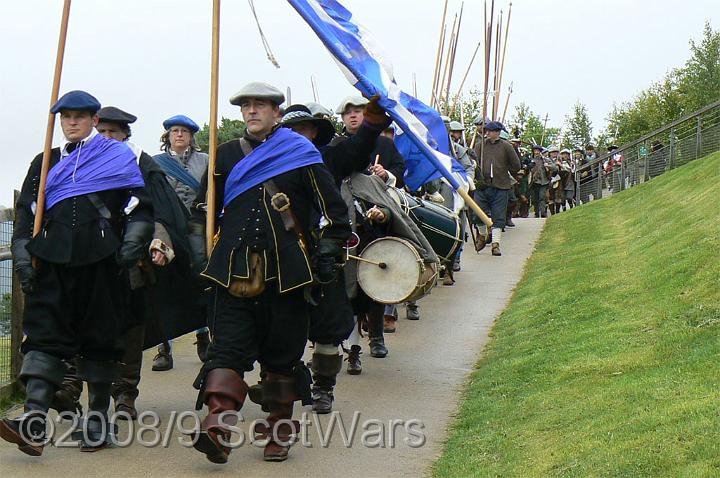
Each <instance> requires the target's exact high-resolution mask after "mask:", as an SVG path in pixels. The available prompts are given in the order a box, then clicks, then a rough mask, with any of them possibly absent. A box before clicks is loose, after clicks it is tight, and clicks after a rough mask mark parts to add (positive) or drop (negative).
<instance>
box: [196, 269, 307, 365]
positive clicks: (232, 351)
mask: <svg viewBox="0 0 720 478" xmlns="http://www.w3.org/2000/svg"><path fill="white" fill-rule="evenodd" d="M216 294H217V302H216V305H215V316H214V319H213V320H212V321H211V324H210V331H211V333H212V335H213V341H212V343H211V344H210V348H209V349H208V361H207V362H206V364H205V371H206V372H207V371H210V370H212V369H215V368H231V369H234V370H236V371H237V372H238V373H240V374H241V375H242V374H244V373H245V372H249V371H250V370H252V369H253V366H254V363H255V362H256V361H258V362H260V364H261V365H262V366H263V368H264V369H265V370H267V371H268V372H271V373H277V374H281V375H292V373H293V368H294V367H295V365H297V364H298V363H299V362H300V360H301V359H302V355H303V352H304V351H305V345H306V343H307V337H308V323H309V315H310V314H309V311H308V304H307V302H305V298H304V296H303V290H302V289H301V288H298V289H295V290H292V291H290V292H286V293H284V294H279V293H278V292H277V283H276V282H271V283H268V284H267V288H266V289H265V292H263V293H262V294H260V295H259V296H257V297H252V298H247V299H245V298H239V297H233V296H232V295H230V294H229V293H228V291H227V289H225V288H224V287H217V288H216Z"/></svg>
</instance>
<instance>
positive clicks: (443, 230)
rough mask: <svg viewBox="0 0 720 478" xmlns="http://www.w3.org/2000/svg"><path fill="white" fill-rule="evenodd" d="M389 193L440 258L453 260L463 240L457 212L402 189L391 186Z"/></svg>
mask: <svg viewBox="0 0 720 478" xmlns="http://www.w3.org/2000/svg"><path fill="white" fill-rule="evenodd" d="M388 193H390V196H392V198H393V199H394V200H395V201H396V202H397V203H398V204H399V205H400V208H401V209H402V210H403V211H405V213H406V214H407V215H408V216H410V218H411V219H412V220H413V222H414V223H415V224H416V225H417V226H418V227H419V228H420V231H422V233H423V235H424V236H425V238H426V239H427V240H428V242H429V243H430V245H431V246H432V248H433V251H435V254H437V255H438V256H439V257H440V260H441V261H450V260H452V259H453V258H454V256H455V252H456V251H457V249H458V247H459V246H460V243H461V242H462V232H461V231H462V228H461V227H460V219H459V218H458V216H457V214H455V213H453V212H452V211H451V210H450V209H448V208H446V207H445V206H441V205H439V204H435V203H433V202H430V201H424V200H422V199H420V198H416V197H413V196H411V195H409V194H407V193H406V192H405V191H402V190H400V189H395V188H389V189H388Z"/></svg>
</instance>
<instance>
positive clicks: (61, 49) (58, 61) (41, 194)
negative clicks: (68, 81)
mask: <svg viewBox="0 0 720 478" xmlns="http://www.w3.org/2000/svg"><path fill="white" fill-rule="evenodd" d="M69 20H70V0H65V3H64V4H63V11H62V20H61V21H60V36H59V38H58V47H57V56H56V57H55V74H54V76H53V85H52V92H51V93H50V108H52V106H53V105H54V104H55V103H57V100H58V95H59V93H60V78H62V68H63V60H64V58H65V41H66V40H67V30H68V22H69ZM54 130H55V114H54V113H48V119H47V128H46V129H45V147H44V149H43V158H42V164H41V166H40V183H39V184H38V197H37V207H36V208H35V222H34V223H33V237H34V236H37V235H38V233H40V229H41V228H42V222H43V214H44V212H45V184H46V183H47V175H48V170H49V169H50V153H51V152H52V139H53V132H54Z"/></svg>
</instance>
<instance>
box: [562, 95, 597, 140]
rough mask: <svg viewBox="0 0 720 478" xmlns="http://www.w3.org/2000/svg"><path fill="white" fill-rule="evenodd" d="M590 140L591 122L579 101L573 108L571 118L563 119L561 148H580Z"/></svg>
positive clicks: (585, 109)
mask: <svg viewBox="0 0 720 478" xmlns="http://www.w3.org/2000/svg"><path fill="white" fill-rule="evenodd" d="M591 139H592V122H591V121H590V117H589V116H588V112H587V108H586V107H585V105H584V104H582V103H581V102H580V101H578V102H577V103H575V105H574V106H573V111H572V116H566V117H565V134H564V135H563V141H562V147H564V148H571V149H572V148H582V147H584V146H585V145H586V144H588V143H589V142H590V140H591Z"/></svg>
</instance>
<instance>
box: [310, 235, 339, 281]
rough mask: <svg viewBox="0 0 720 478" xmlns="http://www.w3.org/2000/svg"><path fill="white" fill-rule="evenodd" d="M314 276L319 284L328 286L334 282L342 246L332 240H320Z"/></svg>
mask: <svg viewBox="0 0 720 478" xmlns="http://www.w3.org/2000/svg"><path fill="white" fill-rule="evenodd" d="M316 254H317V257H316V262H315V264H316V275H317V280H318V282H320V283H321V284H328V283H330V282H332V281H334V280H335V274H336V273H337V270H338V267H337V260H336V259H337V258H338V257H340V255H341V254H342V246H341V245H340V243H339V242H338V241H336V240H334V239H320V241H319V242H318V247H317V251H316Z"/></svg>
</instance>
